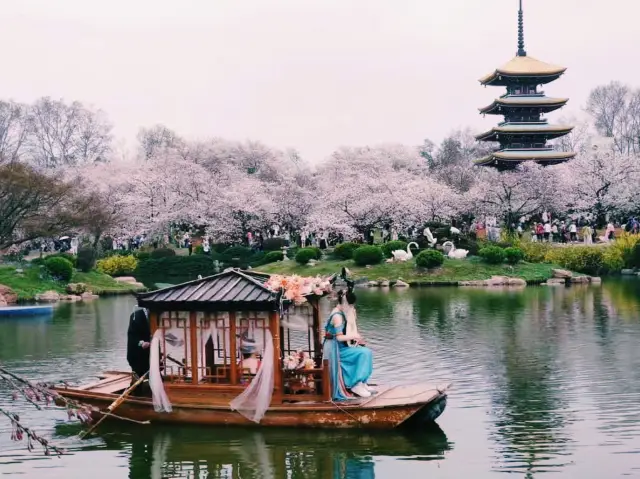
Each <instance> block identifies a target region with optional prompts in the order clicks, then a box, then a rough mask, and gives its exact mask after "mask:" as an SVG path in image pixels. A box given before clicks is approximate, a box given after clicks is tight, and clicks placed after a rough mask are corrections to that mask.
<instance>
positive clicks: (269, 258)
mask: <svg viewBox="0 0 640 479" xmlns="http://www.w3.org/2000/svg"><path fill="white" fill-rule="evenodd" d="M283 257H284V256H283V254H282V251H269V252H268V253H267V254H265V255H264V258H263V259H262V262H261V263H262V264H269V263H276V262H277V261H282V259H283Z"/></svg>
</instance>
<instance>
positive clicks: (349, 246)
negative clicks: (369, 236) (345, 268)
mask: <svg viewBox="0 0 640 479" xmlns="http://www.w3.org/2000/svg"><path fill="white" fill-rule="evenodd" d="M360 246H362V245H359V244H358V243H351V242H346V243H340V244H339V245H336V247H335V248H334V250H333V255H334V256H335V257H336V258H338V259H342V260H347V259H352V258H353V252H354V251H355V250H357V249H358V248H359V247H360Z"/></svg>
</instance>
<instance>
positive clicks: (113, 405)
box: [80, 371, 149, 439]
mask: <svg viewBox="0 0 640 479" xmlns="http://www.w3.org/2000/svg"><path fill="white" fill-rule="evenodd" d="M148 375H149V371H147V372H146V373H144V374H143V375H142V376H141V377H140V379H138V380H137V381H136V382H135V383H133V384H132V385H131V386H129V388H128V389H127V390H126V391H125V392H123V393H122V394H121V395H120V397H119V398H118V399H116V400H115V401H113V402H112V403H111V404H110V405H109V407H108V408H107V409H108V410H109V413H113V411H114V410H115V409H116V408H117V407H118V406H120V404H122V403H123V402H124V400H125V399H126V398H127V396H129V394H131V393H132V392H133V390H134V389H135V388H137V387H138V386H139V385H140V384H141V383H142V381H144V380H145V379H146V377H147V376H148ZM107 417H108V414H105V415H104V416H102V417H101V418H100V419H99V420H98V422H97V423H95V424H94V425H93V426H91V427H90V428H89V429H87V430H86V431H85V432H82V433H80V439H84V438H85V437H87V436H88V435H89V434H91V433H92V432H93V431H94V430H95V429H96V428H97V427H98V426H99V425H100V423H101V422H102V421H104V420H105V419H106V418H107Z"/></svg>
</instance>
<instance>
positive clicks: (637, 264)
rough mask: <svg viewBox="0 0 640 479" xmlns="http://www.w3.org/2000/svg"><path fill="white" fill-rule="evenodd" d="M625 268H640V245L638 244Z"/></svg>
mask: <svg viewBox="0 0 640 479" xmlns="http://www.w3.org/2000/svg"><path fill="white" fill-rule="evenodd" d="M625 266H627V267H628V268H640V243H636V245H635V247H634V248H633V252H632V253H631V254H630V257H629V262H628V263H626V264H625Z"/></svg>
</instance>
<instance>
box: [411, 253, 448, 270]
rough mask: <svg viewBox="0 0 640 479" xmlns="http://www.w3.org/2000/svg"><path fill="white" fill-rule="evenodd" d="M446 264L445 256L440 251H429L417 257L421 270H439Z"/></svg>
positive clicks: (417, 264)
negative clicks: (439, 267) (438, 268)
mask: <svg viewBox="0 0 640 479" xmlns="http://www.w3.org/2000/svg"><path fill="white" fill-rule="evenodd" d="M442 263H444V255H443V254H442V253H441V252H440V251H436V250H434V249H427V250H424V251H422V252H420V253H419V254H418V256H416V266H419V267H420V268H427V269H431V268H437V267H438V266H442Z"/></svg>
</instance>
